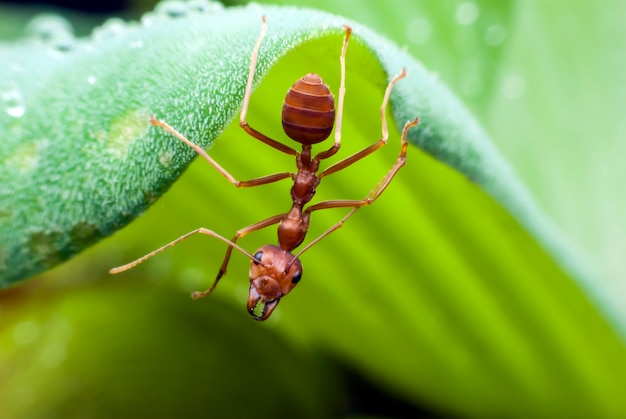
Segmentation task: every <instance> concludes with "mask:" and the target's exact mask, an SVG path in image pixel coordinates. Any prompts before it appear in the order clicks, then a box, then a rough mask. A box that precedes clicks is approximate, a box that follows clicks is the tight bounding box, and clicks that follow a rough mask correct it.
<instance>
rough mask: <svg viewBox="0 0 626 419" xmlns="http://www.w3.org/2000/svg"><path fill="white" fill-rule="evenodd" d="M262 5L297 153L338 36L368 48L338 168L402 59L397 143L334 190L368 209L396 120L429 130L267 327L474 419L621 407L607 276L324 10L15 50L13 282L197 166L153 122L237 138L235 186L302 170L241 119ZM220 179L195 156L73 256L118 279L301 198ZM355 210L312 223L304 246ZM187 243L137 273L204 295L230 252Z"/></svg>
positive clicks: (459, 115) (268, 113) (223, 16)
mask: <svg viewBox="0 0 626 419" xmlns="http://www.w3.org/2000/svg"><path fill="white" fill-rule="evenodd" d="M261 14H266V15H267V17H268V22H269V32H268V37H267V39H266V41H265V42H264V44H263V47H262V50H261V57H260V64H259V67H258V69H257V76H258V80H257V81H260V80H261V78H263V83H262V84H260V85H259V86H258V89H257V90H256V91H255V93H254V95H253V96H252V103H251V109H250V113H249V118H248V120H249V122H250V123H251V125H252V126H254V127H255V128H257V129H258V130H260V131H262V132H264V133H266V134H267V135H270V136H272V137H273V138H277V139H280V140H284V136H283V135H282V134H281V132H280V123H279V122H278V115H279V112H280V106H281V103H282V100H283V97H284V92H285V91H286V89H287V88H288V86H289V85H290V84H291V81H292V80H296V79H297V78H298V77H300V76H301V75H302V74H305V73H307V72H310V71H315V72H317V73H319V74H321V75H322V77H323V78H324V80H326V81H327V82H328V83H329V85H330V86H331V88H332V90H333V91H336V90H337V85H338V59H337V57H338V54H339V50H340V46H341V34H342V29H341V27H342V25H343V24H345V23H348V24H350V25H351V26H353V28H354V34H355V36H354V39H353V41H352V42H351V44H350V47H349V53H348V57H347V66H348V80H347V84H348V93H347V95H346V111H345V118H346V119H345V121H344V135H343V138H344V142H343V145H344V146H343V148H342V155H344V156H345V155H348V153H349V152H351V151H356V150H358V149H360V148H363V147H364V146H366V145H368V144H371V143H373V142H374V141H376V140H377V138H378V136H379V135H380V119H379V117H378V112H377V109H378V107H379V106H380V101H381V99H382V92H383V91H384V87H385V85H386V84H387V82H388V79H389V78H390V77H391V76H392V75H394V74H396V73H397V72H398V71H399V70H400V68H402V67H406V68H407V72H408V77H407V79H406V80H403V81H402V82H400V83H399V84H398V85H397V88H396V89H395V90H394V93H393V95H392V101H391V102H392V103H391V108H392V115H393V120H394V121H395V122H396V123H395V128H396V129H395V130H393V131H394V135H393V136H392V138H391V139H390V144H389V145H388V146H387V147H386V149H385V150H384V151H383V152H380V153H378V154H379V155H377V156H376V157H371V158H369V159H368V160H367V161H366V162H362V163H361V164H360V165H358V166H355V167H354V168H351V169H350V170H346V172H345V173H339V174H337V175H333V176H332V177H329V178H328V179H325V180H324V182H323V184H322V185H320V188H319V192H318V197H319V199H327V198H331V197H334V198H354V199H357V198H360V197H362V196H364V195H365V194H366V193H367V192H368V191H369V190H370V189H371V188H372V187H373V186H374V185H375V184H376V182H378V180H380V178H381V177H382V176H383V175H384V173H385V172H386V171H387V170H388V168H389V167H390V166H391V164H392V163H393V161H395V155H396V154H397V152H398V134H397V132H398V130H397V128H398V127H401V126H402V125H403V124H404V122H405V121H406V120H408V119H413V118H414V117H415V116H416V115H418V116H419V117H420V119H421V124H420V126H419V127H418V128H416V129H413V130H411V132H410V140H411V142H412V143H413V144H415V145H418V146H419V148H417V147H411V149H410V150H409V156H408V159H409V160H408V163H407V167H405V168H404V169H403V170H402V171H401V172H400V174H399V175H398V178H397V179H396V180H394V182H393V184H392V185H391V186H390V188H389V190H388V191H386V192H385V194H384V195H383V197H382V198H381V199H380V200H379V201H377V202H376V203H375V205H374V206H373V207H371V208H367V209H363V210H361V211H359V213H358V214H357V215H356V216H355V217H353V218H352V219H350V222H349V223H348V224H346V226H345V227H343V229H342V230H340V231H339V232H337V233H334V234H333V235H331V236H330V237H328V238H326V239H325V240H324V241H323V242H321V243H320V244H319V245H317V246H315V247H314V248H312V249H311V250H310V251H308V252H307V253H306V254H305V255H303V257H302V260H303V263H304V280H303V281H302V284H301V285H299V286H298V290H297V291H294V292H293V294H290V295H289V297H288V298H286V299H285V301H283V302H281V304H280V306H279V308H278V312H277V313H276V314H275V315H274V317H272V319H270V321H269V324H270V327H272V325H274V326H276V327H279V330H280V331H281V333H284V335H285V336H288V337H289V338H290V339H292V340H294V341H299V342H303V343H306V344H309V345H313V346H316V347H319V348H321V349H323V350H324V351H326V352H330V353H333V354H334V355H335V356H337V357H339V358H341V359H343V360H345V361H346V362H347V363H350V364H352V365H355V366H357V367H358V368H359V369H361V370H363V371H366V372H367V374H369V375H370V376H372V377H375V378H377V379H378V380H379V381H380V382H382V383H384V384H386V385H387V386H388V387H390V388H392V389H393V390H395V391H397V392H399V393H401V394H402V395H404V396H406V397H407V398H410V399H412V400H423V401H424V403H427V404H429V405H431V406H435V407H438V408H439V409H442V410H445V411H448V412H453V413H456V414H459V415H460V414H463V415H465V416H471V417H484V416H487V415H489V416H506V417H529V416H543V417H550V416H566V417H590V416H593V417H615V416H617V415H618V414H619V413H620V412H623V411H624V409H626V406H625V405H624V403H625V402H624V401H623V397H622V394H621V390H620V380H621V377H623V376H624V374H625V373H626V361H625V359H626V357H625V356H624V355H625V350H624V343H623V334H622V333H623V324H621V323H620V320H619V319H617V318H615V317H613V315H612V312H611V309H610V307H609V306H608V305H606V304H605V303H603V297H602V295H601V291H600V290H599V289H598V287H597V285H596V283H595V279H594V278H593V276H591V275H589V274H588V273H587V272H586V270H585V268H584V267H582V266H581V263H580V261H579V259H578V257H577V256H576V255H575V254H574V252H572V251H571V250H570V249H568V247H567V245H566V244H564V243H563V240H562V239H560V238H559V237H558V234H557V233H555V232H554V229H553V227H552V226H551V223H550V222H549V221H547V220H546V219H545V217H544V216H543V215H542V214H541V213H540V212H539V211H538V210H537V208H536V206H535V204H534V203H533V202H532V201H531V199H530V198H529V196H528V194H527V192H526V191H525V189H524V188H523V186H521V184H520V182H519V181H518V180H517V179H516V178H515V177H514V176H513V175H512V173H511V170H510V169H509V167H508V165H507V164H506V163H505V162H504V161H503V160H502V159H501V158H500V156H499V155H498V154H497V153H496V151H495V150H494V148H493V147H492V146H491V144H490V142H489V141H488V139H487V138H486V136H485V134H484V132H483V130H482V129H481V128H480V127H479V126H478V124H477V123H476V122H475V120H474V119H473V118H472V117H471V116H470V115H469V114H468V112H467V111H466V110H465V109H464V107H463V106H462V105H461V104H460V103H459V101H458V100H457V99H456V98H455V97H454V96H453V95H452V94H451V93H450V92H449V91H448V90H447V89H446V88H445V87H444V86H443V85H442V84H441V83H440V82H439V81H438V80H437V78H436V77H434V76H433V75H432V74H430V73H428V72H427V71H426V70H424V68H423V67H422V66H421V65H420V64H419V63H417V62H416V61H415V60H414V59H413V58H412V57H410V56H409V55H408V54H406V53H403V52H402V51H401V50H400V49H399V48H398V47H396V46H395V45H393V44H391V43H390V42H388V41H386V40H384V39H383V38H381V37H380V36H379V35H377V34H375V33H373V32H372V31H370V30H368V29H367V28H365V27H363V26H361V25H358V24H356V23H353V22H349V21H347V20H346V19H343V18H338V17H333V16H329V15H327V14H323V13H318V12H312V11H304V10H297V9H291V8H269V7H268V8H259V7H256V6H255V7H252V6H250V7H248V8H245V9H230V10H227V11H219V12H215V13H214V14H211V15H206V14H198V15H189V16H186V17H183V18H178V19H170V18H167V17H166V16H163V15H152V16H151V18H150V19H151V20H150V19H148V18H146V19H145V20H144V21H143V22H144V25H143V26H140V25H124V26H123V27H119V26H114V25H113V24H109V25H108V27H106V28H103V29H101V30H100V31H99V32H97V33H94V36H93V37H92V39H90V40H84V41H78V42H77V43H76V45H75V46H74V47H73V49H72V50H71V51H69V52H59V51H54V50H51V49H50V45H45V44H43V45H36V44H33V43H29V44H27V45H7V46H4V47H3V49H2V50H3V51H2V54H3V55H2V61H3V62H6V63H8V65H3V66H2V69H0V80H2V83H4V84H3V85H2V86H0V88H1V89H2V92H4V93H6V92H9V93H11V94H8V93H7V94H6V95H5V94H3V98H5V97H8V98H9V99H11V98H13V99H12V100H15V98H18V99H19V98H20V97H22V98H23V105H24V109H25V112H24V114H23V115H22V116H19V117H16V116H11V115H9V113H10V112H9V113H6V114H5V113H2V114H1V117H0V118H2V119H1V120H0V126H1V127H2V129H3V133H2V134H3V135H2V136H3V138H6V139H7V140H6V141H4V142H3V145H2V149H1V150H0V162H2V166H0V184H2V185H3V188H2V190H1V192H0V194H1V196H0V205H1V207H0V214H2V218H0V237H2V238H3V240H2V243H3V244H2V246H3V248H2V249H3V250H1V251H0V255H2V256H0V260H2V261H3V262H4V263H3V264H0V265H4V267H5V271H4V272H3V273H2V278H3V283H4V284H5V285H6V284H10V283H14V282H16V281H18V280H20V279H24V278H25V277H26V276H29V275H33V274H34V273H36V272H38V271H40V270H42V269H46V268H49V267H51V266H53V265H55V264H57V263H58V262H60V261H62V260H64V259H66V258H67V257H69V256H71V255H72V254H74V253H76V252H78V251H80V250H81V249H83V248H84V247H86V246H88V245H89V244H91V243H93V242H94V241H96V240H97V239H99V238H101V237H103V236H106V235H108V234H110V233H112V232H113V231H114V230H116V229H118V228H119V227H120V226H122V225H123V224H125V223H126V222H128V221H129V220H131V219H132V218H134V217H135V216H136V215H138V214H139V213H141V212H142V211H143V210H144V209H145V208H147V206H148V205H149V204H151V203H152V202H153V201H154V200H155V199H156V197H158V196H159V195H160V194H161V193H162V192H163V191H164V190H165V189H167V187H168V186H169V185H170V184H171V182H172V181H173V180H174V179H176V178H178V176H179V175H180V174H181V172H182V171H183V170H184V168H185V167H186V166H187V164H188V163H189V161H190V160H191V159H192V158H193V157H194V154H193V152H191V151H190V150H188V149H187V148H186V147H185V146H184V145H181V144H179V143H178V142H177V141H175V140H173V139H172V138H171V136H169V135H167V134H165V133H164V132H162V131H161V130H159V129H156V128H154V127H150V126H149V124H148V116H149V115H150V114H151V113H155V114H156V115H158V116H159V117H160V118H162V119H165V120H166V121H167V122H169V123H170V124H171V125H173V126H174V127H176V128H177V129H178V130H179V131H181V132H183V133H185V135H187V136H188V138H191V139H192V140H194V141H195V142H197V143H198V144H201V145H202V146H203V147H209V146H210V145H211V144H212V143H213V141H214V140H215V138H216V137H217V136H218V135H220V141H219V142H218V143H216V147H214V148H213V149H212V150H211V154H212V156H213V157H215V158H216V159H218V160H219V161H220V163H221V164H223V166H224V167H226V168H227V169H228V170H230V171H231V172H232V173H233V174H234V175H235V176H236V177H237V178H240V179H247V178H251V177H254V176H260V175H265V174H268V173H272V172H276V171H282V170H293V162H291V161H289V160H288V159H285V158H284V156H276V153H275V152H272V150H267V149H266V148H267V147H263V146H262V145H260V144H257V143H255V142H254V141H253V140H252V139H250V138H249V137H246V136H245V135H244V134H243V133H242V132H241V130H240V129H239V128H238V127H237V126H236V124H230V125H229V123H230V121H231V119H232V118H233V116H235V115H236V114H237V112H238V109H239V107H240V103H241V99H242V95H243V87H244V84H245V79H246V74H247V67H248V63H249V54H250V51H251V49H252V46H253V44H254V41H255V40H256V37H257V36H258V31H259V26H260V15H261ZM149 22H151V24H150V25H146V24H147V23H149ZM118 29H119V30H118ZM42 57H45V58H42ZM16 63H17V65H16ZM7 80H8V81H9V82H7ZM15 92H19V94H16V93H15ZM13 105H15V103H13V104H12V106H13ZM6 106H7V104H5V107H6ZM13 108H15V106H13ZM18 113H19V112H18ZM13 114H15V111H13ZM222 131H223V132H222ZM424 151H425V152H426V153H424ZM206 166H207V165H206V164H205V162H202V161H199V162H198V164H195V165H193V166H192V167H191V169H190V170H189V173H187V174H185V176H182V177H181V179H180V181H179V182H177V183H176V185H175V186H174V187H173V188H172V190H171V192H170V193H168V194H167V196H166V197H165V198H164V200H163V201H160V202H163V204H161V206H159V205H157V206H155V208H154V209H152V210H150V211H149V212H147V213H146V216H145V217H142V218H141V219H140V220H138V221H137V222H136V223H133V225H132V226H130V227H129V228H128V229H125V230H124V231H122V232H121V233H120V234H119V235H118V236H117V237H116V238H115V239H114V240H110V241H108V243H104V244H103V245H102V246H98V248H97V249H95V252H97V253H96V254H97V256H91V257H90V259H86V258H85V260H84V261H81V260H78V261H77V262H76V263H85V264H87V263H90V262H91V261H93V260H98V261H99V263H98V264H97V265H96V266H98V267H100V269H101V272H104V271H105V270H106V267H110V266H114V265H115V264H118V263H123V262H126V261H128V260H129V259H132V258H135V257H137V256H140V255H142V254H143V253H144V252H147V251H150V250H152V249H153V248H155V247H157V246H159V245H162V244H164V243H166V242H168V241H170V240H172V239H173V238H175V237H177V236H179V235H181V234H183V233H186V232H187V231H189V230H191V229H193V228H196V227H198V226H200V225H204V226H206V227H210V228H213V229H215V230H217V231H218V232H220V233H222V234H224V235H226V236H229V235H230V234H232V233H233V232H234V231H235V230H236V229H237V228H240V227H242V226H244V225H247V224H251V223H254V222H256V221H258V220H260V219H263V218H266V217H268V216H271V215H274V214H277V213H280V212H284V211H285V209H286V208H288V205H289V197H288V192H287V190H288V185H286V184H280V185H271V186H267V187H263V188H254V189H251V190H245V191H244V190H234V188H232V186H231V185H229V184H227V183H226V182H224V180H223V179H222V178H221V177H220V176H219V175H218V174H217V173H214V171H213V169H211V168H210V167H206ZM341 216H342V214H341V212H340V211H328V212H327V214H324V213H320V214H317V213H316V214H315V215H314V219H313V226H312V228H311V230H310V233H309V237H310V238H314V237H316V236H317V235H319V234H321V233H322V232H324V231H325V230H326V229H327V228H328V227H329V226H330V225H332V224H333V223H335V222H337V221H338V220H339V219H340V218H341ZM165 220H167V221H166V222H165ZM274 241H275V233H274V232H273V231H267V232H261V233H259V234H257V235H255V236H254V237H250V238H248V237H246V239H245V240H242V241H241V242H242V245H244V246H245V247H246V248H247V249H249V250H253V249H254V248H255V245H259V244H263V243H268V242H274ZM192 243H194V242H191V241H190V242H189V243H185V244H184V245H182V244H181V245H180V246H178V247H177V248H175V249H172V250H171V251H168V252H166V253H164V254H163V255H160V256H159V258H157V259H155V260H152V261H150V262H149V263H146V265H145V266H141V267H139V268H137V269H138V270H139V271H140V272H144V274H145V275H150V276H153V277H155V278H168V279H170V280H171V279H172V278H177V279H179V280H182V279H183V278H185V277H186V276H188V272H189V270H192V271H193V270H198V269H200V271H201V272H205V271H207V270H208V271H209V273H208V274H206V275H207V276H206V277H205V274H202V275H201V279H202V278H203V279H204V281H203V282H205V284H204V285H199V286H200V287H202V286H207V285H208V284H209V283H210V282H211V279H212V278H211V277H212V273H213V272H214V270H217V268H218V266H219V263H220V261H221V258H222V254H223V251H224V246H223V244H222V243H215V242H213V241H211V240H205V241H204V242H202V243H200V240H197V241H196V242H195V243H196V245H195V247H194V244H192ZM181 248H182V249H181ZM116 250H117V251H118V252H121V253H123V254H122V255H120V254H119V253H118V254H117V255H116V254H115V253H114V251H116ZM207 255H209V257H207ZM105 261H106V262H107V263H106V264H105V263H103V262H105ZM109 262H110V263H109ZM246 265H247V262H246V261H245V259H244V258H242V257H237V256H235V257H234V258H233V261H232V263H231V266H230V267H229V278H227V279H228V280H224V281H222V282H223V284H220V288H219V289H218V291H219V293H222V295H228V294H227V293H228V291H229V290H231V291H234V292H236V295H237V296H239V303H240V304H243V298H242V297H241V292H238V291H236V289H237V288H236V284H239V286H240V287H243V288H244V294H245V287H246V284H245V283H246V281H245V280H244V279H243V278H245V267H246ZM64 272H65V271H63V270H59V271H58V273H57V275H59V277H63V276H64V275H66V274H64ZM219 293H217V294H219ZM212 297H213V296H212ZM216 298H221V297H217V296H216ZM190 304H191V303H190ZM196 304H197V303H196ZM207 304H210V301H207ZM241 312H242V314H241V315H246V313H245V311H244V310H241Z"/></svg>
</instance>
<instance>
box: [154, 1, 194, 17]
mask: <svg viewBox="0 0 626 419" xmlns="http://www.w3.org/2000/svg"><path fill="white" fill-rule="evenodd" d="M154 11H155V12H156V13H157V14H161V15H166V16H169V17H183V16H186V15H187V11H188V10H187V5H186V4H185V3H184V2H182V1H178V0H167V1H162V2H161V3H159V4H157V6H156V7H155V8H154Z"/></svg>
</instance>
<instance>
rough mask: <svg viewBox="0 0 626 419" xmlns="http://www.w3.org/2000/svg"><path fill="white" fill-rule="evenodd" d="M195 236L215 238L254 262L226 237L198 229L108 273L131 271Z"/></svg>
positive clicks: (252, 258)
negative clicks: (202, 235)
mask: <svg viewBox="0 0 626 419" xmlns="http://www.w3.org/2000/svg"><path fill="white" fill-rule="evenodd" d="M195 234H205V235H207V236H211V237H215V238H216V239H219V240H221V241H223V242H225V243H228V245H229V246H230V248H233V247H234V248H235V249H237V250H239V251H240V252H241V253H243V254H244V255H246V256H247V257H248V258H250V259H251V260H256V259H255V258H254V256H252V255H251V254H250V253H248V252H247V251H245V250H244V249H243V248H242V247H240V246H239V245H237V244H236V243H235V242H233V241H231V240H228V239H227V238H226V237H224V236H220V235H219V234H217V233H216V232H214V231H212V230H209V229H207V228H198V229H196V230H193V231H190V232H189V233H187V234H184V235H182V236H180V237H179V238H177V239H176V240H173V241H171V242H169V243H168V244H166V245H165V246H161V247H159V248H158V249H156V250H154V251H152V252H150V253H148V254H147V255H144V256H142V257H140V258H139V259H136V260H134V261H132V262H130V263H127V264H126V265H122V266H118V267H116V268H113V269H111V270H109V273H110V274H119V273H120V272H124V271H127V270H129V269H132V268H134V267H135V266H137V265H139V264H140V263H141V262H144V261H146V260H147V259H150V258H151V257H152V256H155V255H157V254H159V253H161V252H163V251H164V250H166V249H169V248H170V247H173V246H175V245H177V244H178V243H180V242H182V241H183V240H185V239H187V238H189V237H191V236H193V235H195Z"/></svg>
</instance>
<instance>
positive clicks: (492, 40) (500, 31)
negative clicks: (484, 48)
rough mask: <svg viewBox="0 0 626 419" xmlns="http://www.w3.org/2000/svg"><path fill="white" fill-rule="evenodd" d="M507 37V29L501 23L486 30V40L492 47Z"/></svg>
mask: <svg viewBox="0 0 626 419" xmlns="http://www.w3.org/2000/svg"><path fill="white" fill-rule="evenodd" d="M505 38H506V30H505V29H504V28H503V27H502V26H501V25H498V24H493V25H490V26H489V27H488V28H487V30H486V31H485V42H486V43H487V45H490V46H492V47H495V46H497V45H500V44H501V43H502V42H504V39H505Z"/></svg>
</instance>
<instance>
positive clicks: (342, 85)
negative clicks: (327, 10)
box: [314, 26, 352, 161]
mask: <svg viewBox="0 0 626 419" xmlns="http://www.w3.org/2000/svg"><path fill="white" fill-rule="evenodd" d="M344 29H345V30H346V34H345V36H344V38H343V46H342V47H341V55H340V56H339V66H340V68H341V75H340V81H339V93H338V96H337V118H336V120H335V142H334V143H333V145H332V147H331V148H329V149H328V150H326V151H322V152H321V153H318V154H317V155H316V156H315V158H314V160H316V161H320V160H324V159H327V158H329V157H331V156H333V155H334V154H336V153H337V151H339V148H340V147H341V130H342V127H343V103H344V98H345V96H346V52H348V41H349V40H350V35H351V34H352V28H351V27H349V26H344Z"/></svg>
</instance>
